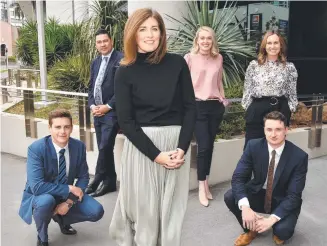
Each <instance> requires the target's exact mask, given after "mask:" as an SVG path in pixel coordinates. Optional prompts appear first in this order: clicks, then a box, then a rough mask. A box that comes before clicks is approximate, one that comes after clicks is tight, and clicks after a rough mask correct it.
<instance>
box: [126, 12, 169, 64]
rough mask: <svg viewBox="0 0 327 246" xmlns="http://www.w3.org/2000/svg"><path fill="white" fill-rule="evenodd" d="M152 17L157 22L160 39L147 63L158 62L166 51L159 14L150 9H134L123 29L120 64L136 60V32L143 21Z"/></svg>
mask: <svg viewBox="0 0 327 246" xmlns="http://www.w3.org/2000/svg"><path fill="white" fill-rule="evenodd" d="M150 17H153V18H154V19H156V21H157V22H158V26H159V30H160V40H159V46H158V48H157V49H156V50H155V51H154V52H153V53H152V54H151V55H150V56H149V57H148V59H147V61H148V62H149V63H159V62H160V61H161V59H162V58H163V57H164V56H165V54H166V53H167V40H166V39H167V35H166V27H165V24H164V21H163V19H162V17H161V15H160V14H159V13H158V12H157V11H155V10H153V9H151V8H142V9H138V10H135V11H134V12H133V14H132V15H131V16H130V17H129V18H128V20H127V22H126V25H125V30H124V58H123V59H122V61H121V62H120V64H121V65H125V66H127V65H130V64H133V63H134V62H135V61H136V57H137V43H136V34H137V31H138V30H139V28H140V26H141V25H142V24H143V22H144V21H146V20H147V19H149V18H150Z"/></svg>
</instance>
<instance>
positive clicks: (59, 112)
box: [49, 108, 73, 126]
mask: <svg viewBox="0 0 327 246" xmlns="http://www.w3.org/2000/svg"><path fill="white" fill-rule="evenodd" d="M56 118H68V119H69V120H70V124H71V125H73V118H72V115H71V113H70V112H69V111H68V110H67V109H60V108H59V109H55V110H53V111H51V112H50V113H49V126H52V119H56Z"/></svg>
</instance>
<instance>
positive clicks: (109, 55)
mask: <svg viewBox="0 0 327 246" xmlns="http://www.w3.org/2000/svg"><path fill="white" fill-rule="evenodd" d="M113 51H114V48H112V50H111V52H110V53H109V54H108V55H105V56H104V55H103V56H102V59H101V61H102V60H103V58H105V57H108V59H107V66H108V63H109V61H110V57H111V54H112V52H113ZM93 96H94V97H95V90H94V92H93ZM106 105H107V106H108V108H109V109H112V107H110V105H109V104H106ZM93 107H95V105H94V104H92V105H91V106H90V108H91V109H92V108H93Z"/></svg>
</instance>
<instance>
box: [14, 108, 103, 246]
mask: <svg viewBox="0 0 327 246" xmlns="http://www.w3.org/2000/svg"><path fill="white" fill-rule="evenodd" d="M72 129H73V125H72V116H71V114H70V112H69V111H67V110H61V109H57V110H55V111H52V112H51V113H50V114H49V130H50V134H51V135H50V136H47V137H44V138H42V139H40V140H37V141H36V142H34V143H33V144H31V145H30V146H29V148H28V154H27V182H26V186H25V190H24V193H23V199H22V203H21V207H20V210H19V215H20V216H21V218H22V219H23V220H24V221H25V222H26V223H27V224H31V223H32V215H33V217H34V221H35V224H36V229H37V232H38V237H37V246H47V245H49V244H48V225H49V223H50V221H51V219H53V220H54V221H56V222H57V223H58V224H59V227H60V229H61V232H62V233H63V234H68V235H72V234H76V230H74V229H73V228H72V227H71V226H70V225H71V224H74V223H78V222H83V221H93V222H95V221H98V220H100V219H101V218H102V216H103V213H104V210H103V207H102V205H101V204H100V203H99V202H97V201H96V200H95V199H94V198H93V197H91V196H89V195H84V190H85V188H86V187H87V185H88V182H89V173H88V166H87V162H86V149H85V145H84V144H83V143H82V142H81V141H79V140H77V139H74V138H70V134H71V133H72ZM75 180H76V183H75V184H74V181H75Z"/></svg>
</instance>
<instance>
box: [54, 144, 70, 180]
mask: <svg viewBox="0 0 327 246" xmlns="http://www.w3.org/2000/svg"><path fill="white" fill-rule="evenodd" d="M52 143H53V146H54V147H55V150H56V153H57V161H58V172H59V157H60V153H59V151H60V150H61V149H65V154H64V156H65V161H66V176H67V177H68V174H69V163H70V161H69V149H68V144H67V145H66V146H65V147H64V148H61V147H59V146H58V145H56V144H55V143H54V142H52Z"/></svg>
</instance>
